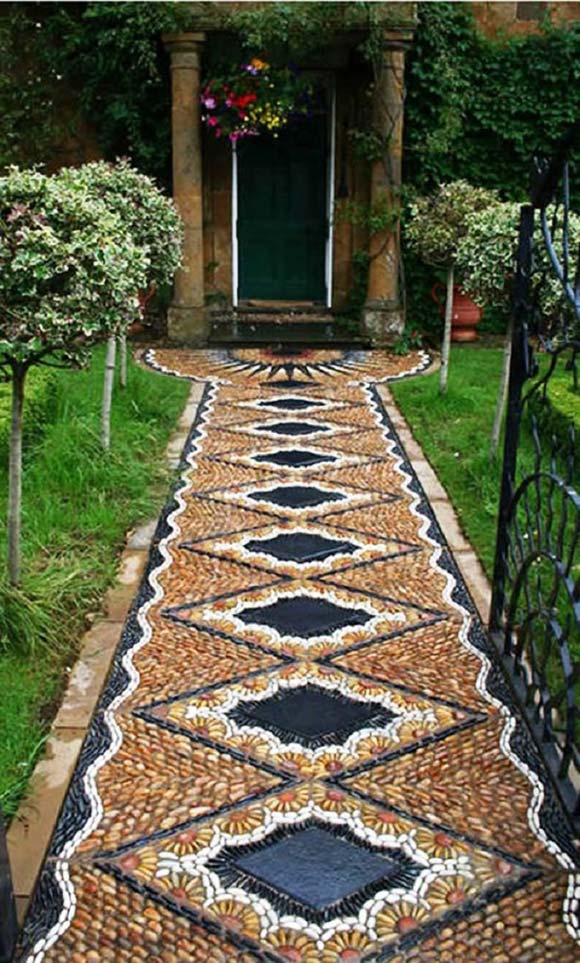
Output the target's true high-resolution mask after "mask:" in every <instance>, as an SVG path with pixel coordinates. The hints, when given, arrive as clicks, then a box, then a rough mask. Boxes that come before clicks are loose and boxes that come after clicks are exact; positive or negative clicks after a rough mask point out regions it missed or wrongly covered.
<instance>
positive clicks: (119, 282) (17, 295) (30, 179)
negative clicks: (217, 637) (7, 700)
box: [0, 167, 149, 585]
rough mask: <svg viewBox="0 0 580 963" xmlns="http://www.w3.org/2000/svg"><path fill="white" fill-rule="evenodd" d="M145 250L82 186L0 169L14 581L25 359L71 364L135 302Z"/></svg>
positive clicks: (1, 356)
mask: <svg viewBox="0 0 580 963" xmlns="http://www.w3.org/2000/svg"><path fill="white" fill-rule="evenodd" d="M148 267H149V259H148V256H147V254H146V252H145V251H144V250H143V249H141V248H139V247H137V246H136V245H135V244H134V243H133V242H132V240H131V239H130V237H129V236H128V234H127V233H126V232H125V231H124V229H123V224H122V222H121V220H120V218H119V217H118V216H117V215H116V214H114V213H113V212H112V211H110V210H109V209H108V208H107V207H106V206H105V205H104V204H103V202H102V201H100V200H97V199H95V198H90V197H89V196H88V195H87V192H86V190H84V189H83V188H82V185H72V184H68V185H67V184H64V183H63V182H62V180H59V179H58V178H56V177H46V176H45V175H44V174H41V173H40V172H39V171H23V170H19V169H18V168H16V167H14V168H11V169H10V170H9V172H8V174H7V175H6V176H5V177H0V377H1V378H3V379H4V380H6V381H11V382H12V406H11V433H10V458H9V507H8V567H9V576H10V581H11V583H12V584H13V585H18V583H19V582H20V577H21V571H20V525H21V491H22V421H23V419H22V416H23V407H24V387H25V381H26V375H27V373H28V371H29V370H30V368H31V367H32V366H34V365H41V364H53V365H57V366H64V367H66V366H74V365H81V364H83V363H84V362H86V361H87V359H88V355H89V349H90V347H91V345H92V344H94V343H95V342H96V341H98V340H100V339H102V338H104V337H107V336H108V335H110V334H115V333H117V332H119V331H124V330H125V329H126V327H127V324H128V323H129V321H130V320H131V319H132V318H133V317H135V315H136V313H137V311H138V310H139V303H138V299H137V296H136V293H137V291H139V290H140V289H141V288H142V287H143V285H144V284H145V283H146V279H147V272H148Z"/></svg>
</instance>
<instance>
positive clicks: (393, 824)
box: [361, 807, 410, 836]
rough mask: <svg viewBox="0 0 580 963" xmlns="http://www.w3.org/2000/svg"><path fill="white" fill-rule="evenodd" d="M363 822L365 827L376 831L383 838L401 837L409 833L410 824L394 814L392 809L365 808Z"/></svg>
mask: <svg viewBox="0 0 580 963" xmlns="http://www.w3.org/2000/svg"><path fill="white" fill-rule="evenodd" d="M361 821H362V823H363V825H364V826H368V828H369V829H374V831H375V833H377V834H378V835H381V836H383V835H384V836H400V835H401V833H407V832H408V831H409V826H410V823H409V821H408V820H407V819H404V818H403V817H402V816H399V815H398V814H397V813H395V812H392V810H390V809H374V808H373V809H371V808H370V807H369V808H366V807H365V808H364V809H362V811H361Z"/></svg>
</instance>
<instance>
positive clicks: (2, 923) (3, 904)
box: [0, 811, 18, 963]
mask: <svg viewBox="0 0 580 963" xmlns="http://www.w3.org/2000/svg"><path fill="white" fill-rule="evenodd" d="M17 932H18V924H17V921H16V905H15V903H14V892H13V890H12V876H11V874H10V863H9V861H8V850H7V848H6V830H5V828H4V816H3V815H2V812H1V811H0V963H10V961H11V959H12V956H13V954H14V950H15V947H16V936H17Z"/></svg>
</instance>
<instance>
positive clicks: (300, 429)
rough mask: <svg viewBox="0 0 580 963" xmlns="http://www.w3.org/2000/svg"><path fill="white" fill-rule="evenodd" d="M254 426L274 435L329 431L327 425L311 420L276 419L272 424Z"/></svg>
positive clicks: (309, 433) (311, 433) (258, 429)
mask: <svg viewBox="0 0 580 963" xmlns="http://www.w3.org/2000/svg"><path fill="white" fill-rule="evenodd" d="M254 428H255V430H256V431H268V432H272V433H273V434H275V435H313V434H315V433H316V432H319V431H330V427H329V426H328V425H315V424H313V423H312V422H311V421H277V422H276V423H275V424H273V425H254Z"/></svg>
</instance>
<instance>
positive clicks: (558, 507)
mask: <svg viewBox="0 0 580 963" xmlns="http://www.w3.org/2000/svg"><path fill="white" fill-rule="evenodd" d="M540 363H541V365H542V360H541V361H540ZM544 363H545V361H544ZM501 364H502V351H501V350H500V349H497V348H487V347H481V346H479V345H469V346H468V345H463V346H456V347H454V348H453V349H452V352H451V365H450V375H449V387H448V393H447V394H446V395H440V394H439V390H438V380H439V373H438V372H434V373H433V374H430V375H426V376H425V377H421V378H412V379H409V380H408V381H402V382H399V383H398V384H397V383H396V382H395V383H393V385H392V386H391V387H392V391H393V395H394V397H395V399H396V401H397V404H398V405H399V407H400V408H401V411H402V412H403V414H404V415H405V418H406V419H407V421H408V422H409V425H410V427H411V429H412V432H413V434H414V435H415V437H416V438H417V440H418V442H419V444H420V445H421V447H422V448H423V450H424V452H425V454H426V455H427V457H428V459H429V461H430V462H431V464H432V465H433V467H434V469H435V471H436V472H437V474H438V476H439V478H440V480H441V482H442V484H443V485H444V487H445V488H446V490H447V493H448V495H449V498H450V499H451V502H452V503H453V506H454V508H455V510H456V512H457V515H458V517H459V520H460V523H461V526H462V528H463V530H464V532H465V534H466V535H467V537H468V539H469V541H470V542H471V543H472V545H473V547H474V549H475V551H476V552H477V554H478V556H479V558H480V559H481V562H482V564H483V566H484V568H485V570H486V572H487V574H488V576H489V577H490V579H491V577H492V572H493V560H494V550H495V538H496V524H497V509H498V502H499V486H500V474H501V458H498V459H497V460H491V459H490V457H489V437H490V432H491V426H492V422H493V416H494V409H495V404H496V397H497V389H498V382H499V376H500V370H501ZM553 377H554V382H553V383H552V384H551V386H550V391H549V398H550V399H551V402H552V405H553V408H554V409H555V411H552V414H551V416H550V419H549V422H548V425H549V428H548V430H549V432H551V431H556V433H557V437H558V444H559V446H560V451H561V452H563V451H565V450H566V446H569V441H568V440H567V431H568V429H569V426H570V424H571V423H574V424H575V425H577V426H578V427H579V428H580V393H579V392H577V391H575V390H574V388H573V385H572V379H571V375H570V373H566V372H564V371H563V370H561V371H558V372H557V373H556V374H555V375H554V376H553ZM576 451H577V448H576ZM500 452H501V447H500ZM533 466H534V448H533V443H532V437H531V433H530V432H529V431H528V430H526V429H523V430H522V438H521V444H520V448H519V452H518V469H519V472H521V473H522V474H523V475H526V474H528V473H531V472H532V469H533ZM543 466H544V468H545V467H546V462H543ZM579 468H580V466H579V465H578V461H577V460H576V472H577V474H576V476H575V478H574V486H575V488H576V490H580V476H579V475H578V470H579ZM546 486H547V487H549V484H548V483H541V485H540V486H539V488H538V489H536V487H535V486H532V487H531V489H530V502H529V508H530V520H531V525H530V524H529V523H528V521H527V520H526V516H525V510H526V509H525V504H521V505H520V511H519V512H518V518H519V519H520V523H521V531H522V532H525V533H528V532H530V533H531V534H524V535H523V538H524V539H527V538H530V539H533V540H534V541H536V539H537V541H536V544H540V545H542V544H545V536H543V535H542V527H543V526H546V525H547V524H550V523H552V522H554V524H553V526H552V533H553V534H554V533H556V532H557V531H558V530H559V531H560V533H561V535H562V541H563V545H564V550H563V552H562V557H563V558H564V559H566V558H567V555H568V554H570V553H573V552H574V550H575V549H574V546H575V544H576V535H575V526H576V521H577V519H576V515H575V513H574V512H570V511H568V512H567V513H564V512H563V511H562V501H561V500H559V496H558V494H557V491H556V494H555V495H554V497H553V499H552V502H551V504H552V506H553V514H552V510H551V508H550V501H549V500H548V499H546V498H545V492H546V490H547V489H546ZM538 491H540V493H541V494H540V498H539V503H540V504H541V511H539V512H536V498H537V493H538ZM524 544H526V545H530V546H531V545H532V544H533V543H532V542H531V541H530V542H525V543H524ZM572 557H573V559H574V564H573V566H572V570H571V574H572V577H573V578H578V577H579V576H580V558H579V556H578V551H576V554H575V556H574V555H573V556H572ZM534 564H535V569H534V582H535V584H536V585H537V586H538V587H540V585H541V586H542V592H543V595H544V597H545V598H548V596H549V593H550V592H551V591H552V588H553V587H554V585H555V583H554V579H553V568H552V566H551V564H550V563H549V562H547V561H545V560H540V561H536V562H535V563H534ZM533 591H534V590H532V593H533ZM554 598H555V607H556V609H557V610H558V611H559V621H560V624H561V625H563V626H564V625H566V622H567V619H568V618H569V616H570V615H571V609H570V599H569V597H568V596H567V595H566V593H565V591H564V588H563V584H562V583H558V591H557V595H556V596H555V597H554ZM518 604H520V603H518ZM521 604H522V606H523V610H525V606H526V603H525V599H524V598H522V599H521ZM574 626H575V623H574V620H571V622H570V633H571V634H570V636H569V639H568V641H569V645H570V650H571V654H572V656H573V658H577V659H580V638H579V637H578V632H577V630H576V629H575V627H574ZM530 632H531V634H532V636H533V638H534V644H535V646H536V649H537V652H538V655H539V654H540V653H542V652H544V654H545V656H546V658H547V659H548V661H547V675H548V679H549V681H550V684H551V686H552V688H553V691H555V692H556V691H561V689H563V687H564V682H563V675H562V665H561V662H560V658H559V655H558V653H557V652H556V650H555V648H553V647H551V648H550V649H549V650H544V649H543V646H544V642H543V639H544V638H545V626H544V624H543V618H542V616H539V617H538V618H537V619H536V617H535V616H534V621H533V622H532V623H530ZM542 657H543V656H542ZM579 697H580V684H579ZM561 708H562V707H561ZM562 711H563V709H562Z"/></svg>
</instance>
